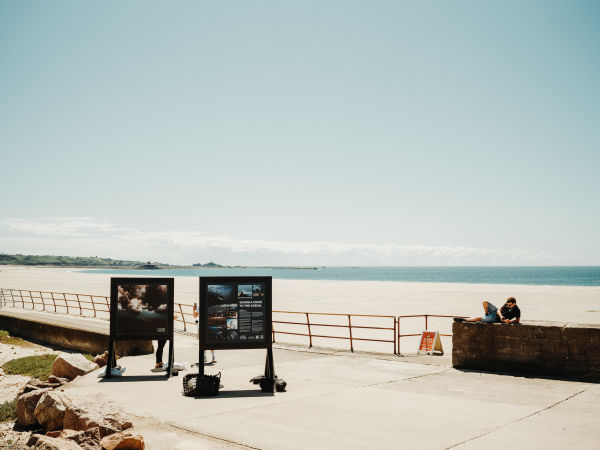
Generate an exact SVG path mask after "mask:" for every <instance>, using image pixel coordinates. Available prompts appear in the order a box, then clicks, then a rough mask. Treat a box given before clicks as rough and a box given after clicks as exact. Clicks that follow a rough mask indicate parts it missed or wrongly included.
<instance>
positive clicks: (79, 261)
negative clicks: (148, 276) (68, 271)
mask: <svg viewBox="0 0 600 450" xmlns="http://www.w3.org/2000/svg"><path fill="white" fill-rule="evenodd" d="M0 265H19V266H61V267H65V266H73V267H129V268H140V269H160V268H162V267H169V264H165V263H159V262H151V261H133V260H126V259H112V258H99V257H97V256H88V257H82V256H54V255H21V254H16V255H7V254H5V253H0Z"/></svg>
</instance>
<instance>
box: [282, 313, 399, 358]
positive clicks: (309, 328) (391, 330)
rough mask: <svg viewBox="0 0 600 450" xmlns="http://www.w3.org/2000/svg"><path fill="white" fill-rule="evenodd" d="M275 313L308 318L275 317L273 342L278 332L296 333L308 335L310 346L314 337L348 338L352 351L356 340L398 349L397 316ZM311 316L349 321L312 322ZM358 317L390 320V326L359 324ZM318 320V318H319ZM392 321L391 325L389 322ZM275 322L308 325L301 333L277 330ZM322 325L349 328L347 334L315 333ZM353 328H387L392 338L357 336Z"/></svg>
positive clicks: (297, 334) (296, 334)
mask: <svg viewBox="0 0 600 450" xmlns="http://www.w3.org/2000/svg"><path fill="white" fill-rule="evenodd" d="M273 314H274V315H276V314H294V315H297V316H300V317H302V318H303V319H306V320H305V321H304V320H303V321H302V322H291V321H285V320H275V319H273V321H272V322H273V330H272V334H273V342H276V338H275V335H276V334H289V335H295V336H305V337H308V346H309V347H312V346H313V338H324V339H346V340H348V341H350V351H352V352H353V351H354V341H365V342H386V343H390V344H393V346H394V354H396V353H397V351H396V350H397V349H396V344H397V342H396V338H395V336H396V329H397V321H396V317H395V316H380V315H371V314H334V313H309V312H297V311H273ZM311 316H312V317H315V316H316V317H317V318H338V319H339V318H344V319H343V320H344V321H345V319H346V318H347V319H348V323H347V324H346V323H343V324H342V323H321V322H314V321H313V322H311V320H310V319H311ZM353 318H354V319H357V318H362V319H364V318H370V319H381V320H385V321H387V322H388V326H369V325H366V324H362V325H361V324H357V323H356V322H354V323H353V322H352V319H353ZM317 320H318V319H317ZM390 321H391V326H389V322H390ZM275 324H280V325H284V324H285V325H294V326H301V327H306V331H307V332H306V333H299V332H291V331H283V330H279V331H276V330H275ZM321 327H333V328H345V329H347V330H348V331H347V335H343V336H339V335H338V336H334V335H324V334H320V333H319V332H317V333H315V332H314V329H315V328H317V330H318V329H319V328H321ZM353 330H380V331H381V330H385V331H388V332H389V334H391V339H375V338H373V337H360V336H357V335H356V333H353V332H352V331H353Z"/></svg>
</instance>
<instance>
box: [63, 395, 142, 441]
mask: <svg viewBox="0 0 600 450" xmlns="http://www.w3.org/2000/svg"><path fill="white" fill-rule="evenodd" d="M131 426H132V424H131V421H130V420H129V418H128V417H127V416H126V415H125V414H124V413H122V412H121V410H120V409H119V407H118V406H117V404H116V403H115V402H113V401H112V400H110V399H109V398H108V397H107V396H106V395H105V394H96V395H94V396H92V397H86V398H78V399H73V401H72V403H71V404H70V405H69V406H67V409H66V410H65V421H64V424H63V427H64V428H69V429H71V430H76V431H85V430H89V429H90V428H95V427H98V428H99V430H100V436H101V437H104V436H107V435H109V434H113V433H117V432H119V431H122V430H126V429H127V428H131Z"/></svg>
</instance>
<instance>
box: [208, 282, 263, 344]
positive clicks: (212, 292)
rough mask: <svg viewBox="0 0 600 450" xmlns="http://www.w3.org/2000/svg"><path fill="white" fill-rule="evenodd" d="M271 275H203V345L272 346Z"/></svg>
mask: <svg viewBox="0 0 600 450" xmlns="http://www.w3.org/2000/svg"><path fill="white" fill-rule="evenodd" d="M271 315H272V299H271V277H201V278H200V348H201V349H202V350H209V349H240V348H269V347H271V332H272V328H271V327H272V324H271Z"/></svg>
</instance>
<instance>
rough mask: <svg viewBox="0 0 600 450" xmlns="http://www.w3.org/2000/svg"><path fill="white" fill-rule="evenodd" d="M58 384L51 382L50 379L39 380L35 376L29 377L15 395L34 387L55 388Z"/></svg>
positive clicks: (31, 389)
mask: <svg viewBox="0 0 600 450" xmlns="http://www.w3.org/2000/svg"><path fill="white" fill-rule="evenodd" d="M59 386H60V384H58V383H52V382H50V381H40V380H38V379H37V378H30V379H29V381H28V382H27V384H26V385H25V386H23V388H22V389H21V390H20V391H19V392H18V394H17V395H23V394H26V393H27V392H31V391H35V390H36V389H44V388H57V387H59Z"/></svg>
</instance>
